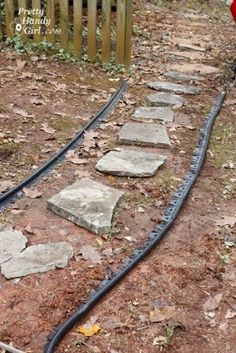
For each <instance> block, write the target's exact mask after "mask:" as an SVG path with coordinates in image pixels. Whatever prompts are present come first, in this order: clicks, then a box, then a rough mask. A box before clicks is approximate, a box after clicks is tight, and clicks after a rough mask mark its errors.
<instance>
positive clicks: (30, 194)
mask: <svg viewBox="0 0 236 353" xmlns="http://www.w3.org/2000/svg"><path fill="white" fill-rule="evenodd" d="M23 192H24V194H25V196H26V197H30V198H31V199H37V198H39V197H41V196H42V193H41V192H40V191H38V190H37V189H28V188H24V189H23Z"/></svg>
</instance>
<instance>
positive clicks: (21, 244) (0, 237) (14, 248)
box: [0, 230, 27, 264]
mask: <svg viewBox="0 0 236 353" xmlns="http://www.w3.org/2000/svg"><path fill="white" fill-rule="evenodd" d="M26 243H27V238H26V237H25V236H24V235H23V234H22V233H21V232H20V231H18V230H5V231H2V232H0V264H2V263H3V262H6V261H8V260H10V259H11V258H12V257H14V256H16V255H18V254H20V252H21V251H22V250H23V249H24V248H25V246H26Z"/></svg>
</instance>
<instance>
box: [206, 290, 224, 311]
mask: <svg viewBox="0 0 236 353" xmlns="http://www.w3.org/2000/svg"><path fill="white" fill-rule="evenodd" d="M222 298H223V294H222V293H218V294H216V295H214V296H213V297H212V296H210V297H209V298H207V300H206V301H205V303H204V304H203V310H204V311H205V312H207V311H213V310H216V309H217V308H218V306H219V304H220V302H221V300H222Z"/></svg>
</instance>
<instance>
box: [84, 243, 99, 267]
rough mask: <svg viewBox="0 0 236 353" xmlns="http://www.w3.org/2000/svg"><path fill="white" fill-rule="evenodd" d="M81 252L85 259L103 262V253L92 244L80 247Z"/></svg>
mask: <svg viewBox="0 0 236 353" xmlns="http://www.w3.org/2000/svg"><path fill="white" fill-rule="evenodd" d="M80 254H82V257H83V259H85V260H90V261H92V262H93V263H101V258H102V256H101V254H100V253H99V252H98V250H97V249H96V248H94V247H93V246H91V245H84V246H82V248H81V249H80Z"/></svg>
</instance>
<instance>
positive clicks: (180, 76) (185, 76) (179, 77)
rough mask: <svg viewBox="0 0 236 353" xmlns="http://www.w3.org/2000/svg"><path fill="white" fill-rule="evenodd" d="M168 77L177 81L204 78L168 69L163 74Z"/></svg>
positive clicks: (200, 79)
mask: <svg viewBox="0 0 236 353" xmlns="http://www.w3.org/2000/svg"><path fill="white" fill-rule="evenodd" d="M163 76H164V77H165V78H167V79H172V80H176V81H188V82H190V81H203V80H204V79H203V78H202V77H199V76H195V75H188V74H182V73H180V72H178V71H168V72H165V73H164V74H163Z"/></svg>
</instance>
